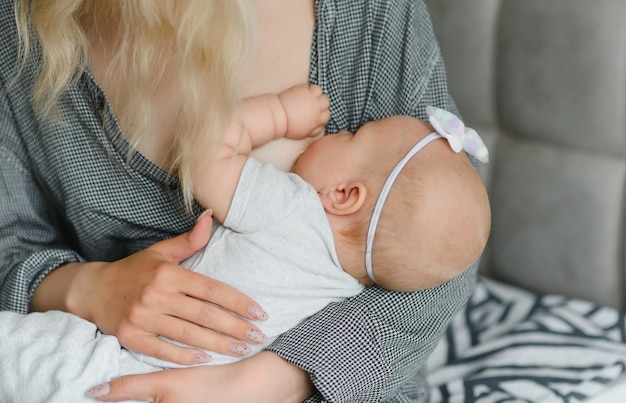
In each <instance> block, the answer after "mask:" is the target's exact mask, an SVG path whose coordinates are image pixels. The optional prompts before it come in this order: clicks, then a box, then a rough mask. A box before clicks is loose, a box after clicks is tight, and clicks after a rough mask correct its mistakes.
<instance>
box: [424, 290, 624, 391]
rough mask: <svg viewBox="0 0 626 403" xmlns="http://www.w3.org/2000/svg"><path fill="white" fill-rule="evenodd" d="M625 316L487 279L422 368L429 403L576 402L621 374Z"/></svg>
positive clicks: (622, 368) (591, 305) (586, 303)
mask: <svg viewBox="0 0 626 403" xmlns="http://www.w3.org/2000/svg"><path fill="white" fill-rule="evenodd" d="M625 325H626V323H625V315H624V313H622V312H620V311H618V310H615V309H613V308H608V307H600V306H597V305H595V304H593V303H591V302H588V301H583V300H580V299H574V298H567V297H564V296H560V295H546V296H537V295H534V294H532V293H529V292H526V291H523V290H521V289H517V288H514V287H511V286H507V285H504V284H502V283H498V282H494V281H491V280H487V279H481V280H480V281H479V285H478V288H477V290H476V292H475V293H474V295H473V296H472V298H471V299H470V301H469V303H468V305H467V308H466V309H464V310H463V311H462V312H461V313H459V314H458V315H457V316H456V318H455V319H454V320H453V323H452V326H451V327H450V328H449V329H448V331H447V333H446V337H445V338H444V339H443V340H442V341H441V342H440V344H439V346H438V347H437V349H436V350H435V353H433V356H432V357H431V359H430V361H429V372H430V373H429V378H428V379H429V383H430V386H431V399H432V400H431V401H432V402H481V403H490V402H532V403H540V402H546V403H547V402H578V401H583V400H585V399H587V398H589V397H591V396H594V395H596V394H598V393H599V392H600V391H602V390H603V389H604V388H606V385H607V384H608V383H610V382H611V381H613V380H615V379H616V378H618V377H619V376H620V375H621V374H622V373H624V372H625V371H626V326H625Z"/></svg>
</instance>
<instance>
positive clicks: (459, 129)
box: [426, 106, 489, 163]
mask: <svg viewBox="0 0 626 403" xmlns="http://www.w3.org/2000/svg"><path fill="white" fill-rule="evenodd" d="M426 113H427V114H428V121H429V122H430V124H431V125H432V126H433V127H434V128H435V130H436V131H437V133H439V134H440V135H441V137H443V138H445V139H446V140H448V143H450V147H452V150H454V152H456V153H458V152H459V151H461V150H463V151H465V152H466V153H468V154H470V155H472V156H474V157H476V159H477V160H478V161H480V162H484V163H487V162H489V152H488V151H487V147H486V146H485V143H483V140H482V139H481V138H480V136H479V135H478V133H476V130H474V129H471V128H469V127H465V124H463V121H462V120H461V119H459V118H458V117H456V115H454V114H453V113H450V112H448V111H446V110H443V109H439V108H435V107H434V106H427V107H426Z"/></svg>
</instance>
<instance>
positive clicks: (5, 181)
mask: <svg viewBox="0 0 626 403" xmlns="http://www.w3.org/2000/svg"><path fill="white" fill-rule="evenodd" d="M13 3H14V0H0V27H2V28H1V29H0V88H1V92H0V160H1V161H2V165H1V168H0V262H2V263H1V266H0V309H3V310H13V311H17V312H27V310H28V302H29V299H30V297H31V296H32V294H33V291H34V290H35V288H36V287H37V285H38V284H39V283H40V281H41V280H42V278H43V277H44V276H46V275H47V274H48V273H50V271H52V270H54V269H55V268H56V267H58V266H59V265H62V264H65V263H69V262H83V261H113V260H117V259H120V258H122V257H124V256H127V255H129V254H131V253H134V252H136V251H139V250H141V249H143V248H145V247H147V246H149V245H151V244H152V243H154V242H156V241H159V240H161V239H165V238H169V237H172V236H174V235H176V234H179V233H181V232H184V231H187V230H189V229H190V228H191V227H192V226H193V223H194V220H195V216H196V215H197V214H198V212H199V211H200V208H199V206H196V207H197V208H196V210H195V211H194V213H193V214H190V213H186V212H185V210H184V208H183V204H182V202H181V196H180V188H179V183H178V181H177V179H176V178H174V177H172V176H170V175H169V174H168V173H167V172H164V171H163V170H162V169H160V168H159V167H157V166H156V165H155V164H153V163H151V162H150V161H148V160H147V159H145V158H144V157H143V156H141V155H140V154H137V153H135V154H132V157H131V158H130V159H128V148H129V145H128V142H127V140H126V137H125V136H124V135H123V134H122V133H121V131H120V129H119V126H118V125H117V121H116V120H115V117H114V116H113V115H112V114H111V113H110V112H109V109H108V103H107V100H106V98H105V96H104V94H103V93H102V91H101V89H100V88H99V87H98V86H97V84H96V83H95V82H94V81H93V79H92V78H91V76H90V75H89V74H88V73H84V74H82V76H81V77H80V79H79V80H78V82H77V83H76V84H75V85H72V86H71V87H70V88H68V90H67V92H66V94H65V95H64V96H63V97H62V99H61V100H60V104H59V110H60V113H61V115H62V117H63V123H58V122H50V121H45V120H42V119H40V118H39V117H38V116H37V115H36V114H35V113H34V111H33V108H32V105H31V103H30V94H31V88H32V84H33V82H34V79H35V77H36V73H37V71H36V70H37V67H38V58H37V55H36V54H35V55H34V56H33V59H32V60H30V61H29V63H28V65H27V68H26V69H25V70H24V71H23V73H22V75H21V76H20V77H19V79H18V80H13V79H14V77H15V66H16V57H17V56H16V53H17V39H16V32H15V23H14V21H13ZM316 13H317V25H316V30H315V37H314V38H315V39H314V41H313V45H312V59H311V60H312V64H311V74H310V81H311V82H312V83H317V84H319V85H321V87H322V88H323V89H324V91H325V92H326V93H327V94H328V95H329V97H330V99H331V120H330V122H329V124H328V127H327V131H328V132H329V133H335V132H338V131H340V130H345V129H347V130H351V131H355V130H356V129H357V128H358V127H359V126H360V125H362V124H363V123H364V122H367V121H369V120H376V119H381V118H383V117H386V116H389V115H393V114H404V115H412V116H417V117H422V118H423V117H424V115H425V107H426V105H428V104H432V105H436V106H439V107H442V108H446V109H452V110H454V109H455V108H454V105H453V103H452V101H451V99H450V98H449V96H448V91H447V86H446V81H445V70H444V65H443V61H442V59H441V55H440V53H439V49H438V46H437V43H436V40H435V38H434V35H433V32H432V27H431V23H430V19H429V16H428V13H427V10H426V6H425V5H424V3H423V1H422V0H359V1H357V0H354V1H341V0H318V1H317V2H316ZM399 236H401V234H399ZM475 277H476V268H475V267H473V268H472V269H471V270H468V271H467V272H466V273H464V274H463V275H461V276H460V277H459V278H457V279H455V280H453V281H451V282H449V283H447V284H444V285H442V286H439V287H437V288H434V289H430V290H425V291H421V292H415V293H394V292H390V291H386V290H383V289H380V288H377V287H369V288H368V289H367V290H366V291H364V292H363V293H361V294H360V295H358V296H356V297H354V298H351V299H348V300H346V301H344V302H341V303H337V304H332V305H330V306H328V307H327V308H326V309H325V310H323V311H322V312H320V313H319V314H317V315H315V316H314V317H312V318H310V319H309V320H307V321H306V322H304V323H302V324H301V325H299V326H298V327H296V328H295V329H293V330H291V331H289V332H287V333H285V334H284V335H283V336H281V337H280V338H279V339H278V340H277V341H276V342H275V343H274V344H273V345H272V346H271V347H270V349H271V350H272V351H274V352H275V353H277V354H279V355H280V356H282V357H283V358H285V359H286V360H288V361H289V362H291V363H293V364H295V365H297V366H299V367H302V368H304V369H305V370H306V371H308V372H309V373H310V374H311V378H312V380H313V382H314V384H315V386H316V388H317V393H316V395H315V396H313V397H311V398H310V399H309V400H310V401H311V402H313V401H315V402H319V401H331V402H348V401H350V402H369V401H393V402H422V401H426V400H427V388H426V386H425V384H424V376H423V367H424V364H425V361H426V358H427V357H428V355H429V354H430V352H431V351H432V350H433V348H434V346H435V345H436V343H437V340H438V339H439V338H440V337H441V335H442V333H443V331H444V329H445V328H446V327H447V324H448V322H449V320H450V318H451V317H452V316H453V315H454V314H455V313H456V312H457V311H458V310H459V309H460V308H461V307H462V305H463V304H464V303H465V302H466V300H467V298H468V297H469V295H470V293H471V291H472V289H473V287H474V283H475Z"/></svg>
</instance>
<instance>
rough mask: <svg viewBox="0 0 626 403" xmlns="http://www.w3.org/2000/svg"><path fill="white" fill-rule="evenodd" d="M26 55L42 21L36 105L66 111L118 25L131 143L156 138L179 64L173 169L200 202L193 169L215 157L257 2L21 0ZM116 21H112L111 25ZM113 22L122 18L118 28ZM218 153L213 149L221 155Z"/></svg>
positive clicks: (124, 123) (121, 107) (47, 112)
mask: <svg viewBox="0 0 626 403" xmlns="http://www.w3.org/2000/svg"><path fill="white" fill-rule="evenodd" d="M16 3H19V4H16V5H17V6H16V20H17V22H18V27H19V28H18V29H19V35H20V46H21V50H22V56H23V60H24V61H26V59H27V57H28V55H29V53H31V52H32V49H33V44H34V43H35V42H34V41H33V38H32V37H31V35H30V30H31V28H34V31H35V32H36V34H37V36H38V40H39V43H40V45H41V51H42V54H41V57H42V59H41V70H40V74H39V78H38V80H37V82H36V83H35V86H34V88H33V104H34V106H35V108H36V110H37V111H38V112H39V113H40V114H41V115H42V116H44V117H48V118H55V117H57V103H58V100H59V98H60V96H61V95H62V94H63V92H64V91H65V90H66V88H67V87H68V86H69V85H72V84H73V83H75V82H76V81H77V80H78V78H79V77H80V75H81V74H82V73H83V72H84V70H85V69H86V68H87V66H88V58H89V56H90V50H91V41H92V40H98V38H99V36H100V35H102V34H104V33H106V32H107V30H111V29H117V30H118V32H119V41H118V42H117V43H116V47H115V54H114V56H113V62H112V63H111V65H110V66H109V70H108V72H107V74H110V75H112V74H114V75H115V78H116V80H117V82H119V83H121V84H120V85H125V86H127V88H128V89H127V91H125V93H127V94H128V97H127V98H125V99H114V100H111V102H112V103H113V104H116V103H117V104H118V105H117V106H118V108H117V110H116V113H117V118H118V121H119V122H120V126H121V127H122V130H124V131H125V133H126V135H127V136H128V138H129V141H130V144H131V149H134V148H136V146H137V144H138V143H139V142H140V141H141V140H142V138H144V137H145V136H148V135H149V133H147V130H146V128H147V127H148V122H149V121H150V119H151V118H152V114H153V111H152V109H151V104H150V102H148V100H149V98H150V96H151V95H152V94H153V93H154V91H155V90H156V88H157V86H158V84H159V81H160V79H161V78H162V77H163V74H164V71H165V67H166V65H167V64H168V63H176V67H177V68H178V73H179V74H178V81H177V82H176V84H177V101H178V110H177V113H176V122H175V133H176V136H175V138H174V141H173V144H171V145H170V147H168V149H169V150H171V151H170V153H169V155H167V156H165V158H164V160H165V164H164V165H165V167H164V168H165V169H167V170H168V171H169V172H170V173H172V174H175V175H177V176H178V178H179V179H180V181H181V186H182V189H183V196H184V200H185V204H186V206H187V207H188V208H190V207H191V206H192V202H193V194H192V193H193V192H192V189H193V181H192V175H191V171H192V169H191V167H192V166H194V164H197V163H199V162H203V161H205V160H206V158H207V157H208V156H211V155H214V153H215V151H216V150H217V149H218V147H219V146H220V145H221V144H222V141H223V137H224V133H225V131H226V130H225V129H226V127H227V124H228V121H229V120H230V118H231V116H232V115H233V111H234V109H235V104H236V102H237V100H238V98H239V89H240V87H241V83H242V81H243V77H244V75H245V73H246V68H247V67H248V59H249V55H250V54H251V50H252V47H253V41H252V38H253V23H252V21H253V18H252V10H251V3H250V0H210V1H207V0H184V1H179V0H151V1H145V0H16ZM107 24H108V25H107ZM111 24H113V25H111ZM212 153H213V154H212Z"/></svg>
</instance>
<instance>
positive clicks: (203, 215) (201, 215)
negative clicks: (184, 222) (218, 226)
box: [196, 209, 213, 222]
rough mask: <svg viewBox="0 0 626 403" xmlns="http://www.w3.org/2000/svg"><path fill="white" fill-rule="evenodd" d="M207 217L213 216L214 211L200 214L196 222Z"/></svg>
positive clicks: (210, 210) (208, 210)
mask: <svg viewBox="0 0 626 403" xmlns="http://www.w3.org/2000/svg"><path fill="white" fill-rule="evenodd" d="M207 215H213V209H206V210H204V211H203V212H202V214H200V215H199V216H198V218H197V219H196V222H198V221H200V220H202V219H203V218H204V217H206V216H207Z"/></svg>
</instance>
